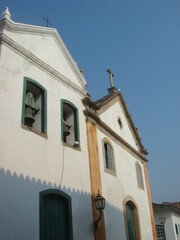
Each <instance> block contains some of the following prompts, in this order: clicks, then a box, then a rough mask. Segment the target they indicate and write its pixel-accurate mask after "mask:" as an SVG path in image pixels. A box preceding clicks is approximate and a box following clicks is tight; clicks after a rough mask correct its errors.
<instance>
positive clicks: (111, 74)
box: [106, 69, 114, 88]
mask: <svg viewBox="0 0 180 240" xmlns="http://www.w3.org/2000/svg"><path fill="white" fill-rule="evenodd" d="M106 71H107V72H108V73H109V78H110V84H111V88H113V87H114V84H113V77H114V74H113V73H112V71H111V69H107V70H106Z"/></svg>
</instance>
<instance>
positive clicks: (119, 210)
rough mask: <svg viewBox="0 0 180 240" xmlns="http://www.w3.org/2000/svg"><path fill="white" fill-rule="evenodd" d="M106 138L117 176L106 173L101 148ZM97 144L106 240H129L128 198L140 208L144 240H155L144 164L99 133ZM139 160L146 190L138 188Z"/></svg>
mask: <svg viewBox="0 0 180 240" xmlns="http://www.w3.org/2000/svg"><path fill="white" fill-rule="evenodd" d="M104 137H106V138H108V139H109V140H110V142H111V144H112V146H113V149H114V157H115V164H116V176H113V175H111V174H109V173H107V172H106V171H105V170H104V159H103V145H102V140H103V139H104ZM98 145H99V159H100V171H101V181H102V193H103V196H104V197H105V199H106V208H105V210H104V216H105V226H106V239H107V240H108V239H109V240H115V239H122V240H124V239H126V231H125V220H124V210H123V201H124V199H125V198H126V197H128V196H129V197H131V198H132V199H134V200H135V202H136V203H137V206H138V211H139V220H140V232H141V239H146V240H152V239H153V235H152V226H151V220H150V212H149V205H148V198H147V192H146V186H145V179H144V173H143V164H142V163H141V162H140V161H139V160H138V158H136V157H135V156H133V155H132V154H131V153H130V152H128V151H127V150H125V149H124V147H123V146H120V145H119V144H118V143H117V142H115V141H114V140H113V139H112V138H111V137H110V136H108V135H106V134H104V133H103V132H102V131H99V130H98ZM136 161H138V162H139V164H140V166H141V170H142V174H143V182H144V190H142V189H140V188H139V187H138V185H137V176H136V168H135V163H136Z"/></svg>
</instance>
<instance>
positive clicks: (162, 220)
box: [159, 216, 166, 226]
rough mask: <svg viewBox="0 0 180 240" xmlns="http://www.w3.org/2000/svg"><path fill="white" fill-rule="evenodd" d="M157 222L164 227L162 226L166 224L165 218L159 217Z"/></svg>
mask: <svg viewBox="0 0 180 240" xmlns="http://www.w3.org/2000/svg"><path fill="white" fill-rule="evenodd" d="M159 221H160V223H161V224H162V225H163V226H164V224H165V222H166V218H165V217H162V216H161V217H159Z"/></svg>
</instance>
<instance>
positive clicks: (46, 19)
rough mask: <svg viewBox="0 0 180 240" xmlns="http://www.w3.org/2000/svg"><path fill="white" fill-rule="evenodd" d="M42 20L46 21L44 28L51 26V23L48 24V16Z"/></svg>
mask: <svg viewBox="0 0 180 240" xmlns="http://www.w3.org/2000/svg"><path fill="white" fill-rule="evenodd" d="M43 19H44V20H45V21H46V27H47V28H48V27H49V25H51V26H52V23H51V22H49V18H48V16H47V17H46V18H45V17H43Z"/></svg>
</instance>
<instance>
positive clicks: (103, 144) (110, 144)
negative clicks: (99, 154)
mask: <svg viewBox="0 0 180 240" xmlns="http://www.w3.org/2000/svg"><path fill="white" fill-rule="evenodd" d="M105 143H107V144H109V146H110V147H111V149H112V157H113V166H114V169H113V170H112V169H110V168H107V165H106V153H105ZM102 148H103V161H104V171H105V172H107V173H109V174H111V175H113V176H115V177H116V176H117V174H116V164H115V154H114V148H113V146H112V143H111V142H110V141H109V139H107V138H103V140H102Z"/></svg>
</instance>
